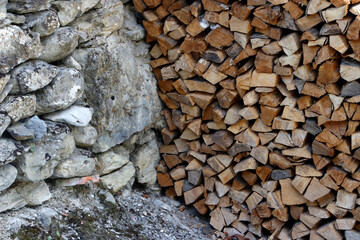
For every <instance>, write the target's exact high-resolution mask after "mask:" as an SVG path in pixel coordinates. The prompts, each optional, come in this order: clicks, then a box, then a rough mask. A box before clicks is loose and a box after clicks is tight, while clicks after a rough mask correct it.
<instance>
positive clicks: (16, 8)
mask: <svg viewBox="0 0 360 240" xmlns="http://www.w3.org/2000/svg"><path fill="white" fill-rule="evenodd" d="M53 1H54V0H9V3H8V5H7V9H8V11H9V12H15V13H30V12H38V11H42V10H46V9H49V8H50V6H51V2H53Z"/></svg>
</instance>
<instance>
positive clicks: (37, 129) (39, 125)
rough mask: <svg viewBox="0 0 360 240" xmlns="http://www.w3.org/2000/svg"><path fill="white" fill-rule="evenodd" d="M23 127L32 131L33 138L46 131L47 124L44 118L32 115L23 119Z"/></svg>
mask: <svg viewBox="0 0 360 240" xmlns="http://www.w3.org/2000/svg"><path fill="white" fill-rule="evenodd" d="M25 127H26V128H28V129H31V130H33V131H34V135H35V138H37V139H40V138H42V137H43V136H44V135H45V134H46V132H47V126H46V123H45V121H44V120H41V119H40V118H39V117H38V116H34V117H32V118H29V119H27V120H26V121H25Z"/></svg>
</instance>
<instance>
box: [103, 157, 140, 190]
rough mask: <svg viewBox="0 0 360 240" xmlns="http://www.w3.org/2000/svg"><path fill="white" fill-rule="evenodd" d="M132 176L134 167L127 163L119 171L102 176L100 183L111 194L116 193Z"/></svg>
mask: <svg viewBox="0 0 360 240" xmlns="http://www.w3.org/2000/svg"><path fill="white" fill-rule="evenodd" d="M134 176H135V168H134V165H133V164H132V163H131V162H129V163H127V164H126V165H125V166H123V167H122V168H121V169H120V170H118V171H115V172H112V173H109V174H107V175H104V176H102V177H101V178H100V183H101V184H102V186H104V187H105V188H107V189H109V190H110V191H111V192H112V193H116V192H118V191H120V190H121V189H122V188H123V187H125V186H126V185H127V184H128V183H129V181H131V179H132V178H133V177H134Z"/></svg>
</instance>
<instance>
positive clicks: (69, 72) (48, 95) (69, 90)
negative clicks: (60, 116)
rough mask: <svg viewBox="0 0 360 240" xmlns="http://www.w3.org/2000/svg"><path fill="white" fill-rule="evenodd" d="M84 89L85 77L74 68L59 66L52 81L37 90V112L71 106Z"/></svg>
mask: <svg viewBox="0 0 360 240" xmlns="http://www.w3.org/2000/svg"><path fill="white" fill-rule="evenodd" d="M83 91H84V78H83V76H82V74H81V73H80V72H79V71H77V70H76V69H73V68H59V73H58V74H57V75H56V77H55V78H54V79H53V80H52V82H51V83H50V84H49V85H47V86H46V87H44V88H43V89H41V90H39V91H38V92H36V101H37V109H36V112H37V114H44V113H50V112H55V111H57V110H61V109H65V108H67V107H70V106H71V105H72V104H73V103H74V102H75V101H76V100H77V99H78V98H80V97H81V96H82V94H83Z"/></svg>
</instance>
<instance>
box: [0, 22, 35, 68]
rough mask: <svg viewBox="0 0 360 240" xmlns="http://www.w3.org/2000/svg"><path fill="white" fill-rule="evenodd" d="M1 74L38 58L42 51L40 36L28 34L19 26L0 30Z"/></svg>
mask: <svg viewBox="0 0 360 240" xmlns="http://www.w3.org/2000/svg"><path fill="white" fill-rule="evenodd" d="M0 39H1V41H0V56H1V58H0V73H7V72H9V71H10V70H11V69H12V68H13V67H15V66H16V65H18V64H20V63H22V62H25V61H26V60H28V59H31V58H37V57H38V56H39V55H40V54H41V51H42V45H41V42H40V35H39V34H38V33H31V34H26V33H25V32H24V31H23V30H22V29H21V28H19V27H17V26H7V27H3V28H0Z"/></svg>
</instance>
